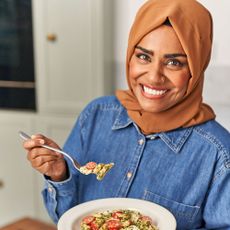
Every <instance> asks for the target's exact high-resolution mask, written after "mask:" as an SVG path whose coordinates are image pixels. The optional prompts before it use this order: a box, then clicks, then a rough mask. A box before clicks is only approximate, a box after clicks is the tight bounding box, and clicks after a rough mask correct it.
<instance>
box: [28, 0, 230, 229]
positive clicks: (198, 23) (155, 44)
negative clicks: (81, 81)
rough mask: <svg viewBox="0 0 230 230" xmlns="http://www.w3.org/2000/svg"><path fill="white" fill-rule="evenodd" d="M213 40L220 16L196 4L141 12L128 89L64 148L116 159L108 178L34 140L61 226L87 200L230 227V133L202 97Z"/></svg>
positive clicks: (159, 5)
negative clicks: (128, 202)
mask: <svg viewBox="0 0 230 230" xmlns="http://www.w3.org/2000/svg"><path fill="white" fill-rule="evenodd" d="M212 34H213V31H212V17H211V14H210V13H209V11H208V10H207V9H206V8H205V7H204V6H202V5H201V4H200V3H198V2H197V1H195V0H186V1H185V0H173V1H172V0H149V1H146V3H145V4H144V5H143V6H142V7H141V8H140V10H139V11H138V13H137V15H136V18H135V20H134V23H133V25H132V28H131V31H130V35H129V40H128V49H127V58H126V70H127V71H126V79H127V82H128V89H127V90H120V91H117V92H116V95H112V96H104V97H101V98H98V99H95V100H93V101H92V102H90V103H89V104H88V105H87V106H86V108H85V109H84V110H83V111H82V112H81V114H80V115H79V117H78V119H77V121H76V124H75V126H74V127H73V129H72V131H71V133H70V135H69V137H68V139H67V141H66V143H65V145H64V151H66V152H68V153H69V154H70V155H71V156H72V157H73V158H77V159H78V160H79V163H80V164H85V163H86V162H89V161H91V160H92V161H95V162H114V167H113V168H112V169H111V170H110V171H109V172H108V173H107V175H106V177H105V178H104V179H103V180H102V181H100V182H98V181H97V180H95V177H92V176H90V175H89V176H87V177H86V176H84V175H82V174H80V173H79V172H78V171H76V170H74V169H73V167H72V166H71V164H69V162H68V161H66V160H65V159H63V158H62V157H60V156H58V154H55V155H54V154H53V153H51V152H50V151H49V150H46V149H42V148H40V146H41V141H42V143H43V144H44V143H45V144H47V145H50V146H54V147H56V148H59V147H58V145H57V144H56V143H55V142H54V141H53V140H51V139H50V138H47V137H45V136H41V135H35V136H33V138H32V140H30V142H27V141H26V142H25V143H24V148H25V149H26V150H27V153H28V159H29V161H30V162H31V164H32V166H33V167H34V168H35V169H36V170H37V171H39V172H41V173H42V174H44V175H45V184H46V186H45V189H44V191H43V198H44V201H45V205H46V207H47V210H48V212H49V214H50V216H51V217H52V219H53V220H54V222H58V221H59V218H60V217H61V216H62V214H63V213H64V212H66V211H68V210H70V209H71V208H72V207H73V206H76V205H79V204H81V203H84V202H86V201H90V200H98V199H100V198H109V197H127V198H137V199H143V200H148V201H151V202H153V203H157V204H159V205H161V206H163V207H165V208H166V209H168V210H169V211H171V213H172V214H173V215H174V216H175V218H176V221H177V229H180V230H184V229H193V230H194V229H225V230H228V229H230V212H229V203H230V196H229V190H230V164H229V162H230V134H229V132H228V131H227V130H226V129H225V128H224V127H222V126H221V125H220V124H219V123H218V122H216V120H215V113H214V112H213V110H212V109H211V107H210V106H208V105H207V104H206V103H204V102H203V100H202V90H203V81H204V73H205V70H206V68H207V66H208V63H209V60H210V55H211V48H212ZM98 209H99V211H100V207H98ZM110 209H111V210H113V207H110ZM114 210H115V209H114ZM95 211H96V210H95ZM87 227H88V226H87ZM99 227H100V226H98V225H96V226H95V225H94V227H93V228H94V229H100V228H99ZM105 227H106V225H105ZM103 229H104V228H103ZM105 229H107V228H105ZM113 229H114V230H115V229H116V230H119V229H120V230H121V229H127V230H128V229H130V228H129V227H128V228H121V227H116V228H113Z"/></svg>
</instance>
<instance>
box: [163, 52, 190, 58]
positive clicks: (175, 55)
mask: <svg viewBox="0 0 230 230" xmlns="http://www.w3.org/2000/svg"><path fill="white" fill-rule="evenodd" d="M164 57H165V58H176V57H185V58H187V55H186V54H180V53H175V54H165V55H164Z"/></svg>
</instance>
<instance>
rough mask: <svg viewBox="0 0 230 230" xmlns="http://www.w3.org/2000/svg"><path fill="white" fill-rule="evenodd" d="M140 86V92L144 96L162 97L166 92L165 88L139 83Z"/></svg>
mask: <svg viewBox="0 0 230 230" xmlns="http://www.w3.org/2000/svg"><path fill="white" fill-rule="evenodd" d="M141 88H142V94H143V96H144V97H146V98H149V99H151V98H152V99H157V98H161V97H163V96H164V95H165V94H166V92H167V91H168V90H167V89H163V88H162V89H159V88H155V87H151V86H147V85H141Z"/></svg>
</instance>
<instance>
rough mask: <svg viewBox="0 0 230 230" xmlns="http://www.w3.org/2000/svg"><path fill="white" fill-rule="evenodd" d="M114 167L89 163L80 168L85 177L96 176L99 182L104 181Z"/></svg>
mask: <svg viewBox="0 0 230 230" xmlns="http://www.w3.org/2000/svg"><path fill="white" fill-rule="evenodd" d="M113 166H114V163H109V164H103V163H99V164H97V163H96V162H93V161H91V162H88V163H87V164H86V165H84V166H81V167H80V172H81V173H82V174H85V175H89V174H91V173H92V174H96V176H97V179H98V180H102V179H103V178H104V176H105V175H106V173H107V172H108V171H109V170H110V169H111V168H112V167H113Z"/></svg>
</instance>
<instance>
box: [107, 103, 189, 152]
mask: <svg viewBox="0 0 230 230" xmlns="http://www.w3.org/2000/svg"><path fill="white" fill-rule="evenodd" d="M131 124H132V125H134V126H135V127H136V128H137V129H138V132H140V130H139V128H138V127H137V125H136V124H135V123H134V122H133V121H132V119H131V118H130V117H129V116H128V114H127V111H126V109H125V108H124V107H121V109H120V111H119V113H118V115H117V117H116V119H115V121H114V123H113V126H112V129H113V130H117V129H124V128H126V127H128V126H129V125H131ZM192 129H193V127H190V128H185V129H184V128H179V129H176V130H173V131H168V132H161V133H154V134H150V135H147V136H146V138H147V139H156V138H158V137H159V138H161V140H162V141H164V143H165V144H166V145H167V146H168V147H169V148H170V149H171V150H173V152H175V153H179V152H180V150H181V148H182V147H183V145H184V143H185V142H186V140H187V138H188V137H189V135H190V134H191V132H192Z"/></svg>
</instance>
